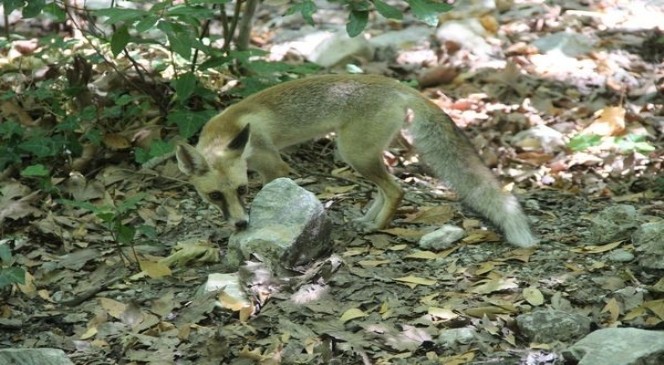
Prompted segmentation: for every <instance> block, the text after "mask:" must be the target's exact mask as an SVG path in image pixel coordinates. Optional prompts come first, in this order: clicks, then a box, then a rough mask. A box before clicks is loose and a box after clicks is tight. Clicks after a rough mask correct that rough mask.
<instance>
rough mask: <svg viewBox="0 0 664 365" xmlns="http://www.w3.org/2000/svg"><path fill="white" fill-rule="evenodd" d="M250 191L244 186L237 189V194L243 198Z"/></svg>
mask: <svg viewBox="0 0 664 365" xmlns="http://www.w3.org/2000/svg"><path fill="white" fill-rule="evenodd" d="M248 191H249V189H248V188H247V185H242V186H239V187H238V188H237V194H238V195H240V196H242V195H246V194H247V192H248Z"/></svg>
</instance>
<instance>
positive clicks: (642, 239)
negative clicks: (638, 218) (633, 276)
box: [632, 221, 664, 269]
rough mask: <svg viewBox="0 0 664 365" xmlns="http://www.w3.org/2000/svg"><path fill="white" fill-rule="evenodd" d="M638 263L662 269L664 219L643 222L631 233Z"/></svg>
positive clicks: (663, 267) (663, 262)
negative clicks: (637, 255)
mask: <svg viewBox="0 0 664 365" xmlns="http://www.w3.org/2000/svg"><path fill="white" fill-rule="evenodd" d="M632 243H634V246H635V247H636V252H637V253H638V254H639V264H640V265H641V266H643V267H646V268H649V269H664V221H659V222H652V223H644V224H642V225H641V226H640V227H639V229H637V230H636V232H634V234H633V235H632Z"/></svg>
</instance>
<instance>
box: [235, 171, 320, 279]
mask: <svg viewBox="0 0 664 365" xmlns="http://www.w3.org/2000/svg"><path fill="white" fill-rule="evenodd" d="M330 229H331V224H330V221H329V219H328V218H327V215H326V214H325V209H324V208H323V205H322V204H321V203H320V201H318V199H316V196H315V195H314V194H312V193H311V192H309V191H307V190H305V189H303V188H301V187H299V186H298V185H297V184H295V183H294V182H293V180H291V179H288V178H280V179H276V180H274V181H272V182H270V183H268V184H267V185H265V186H264V187H263V189H262V190H261V191H260V192H259V193H258V194H257V195H256V198H255V199H254V201H253V202H252V204H251V212H250V214H249V226H248V227H247V229H246V230H244V231H238V232H235V233H234V234H233V235H232V236H231V237H230V239H229V241H228V253H227V255H226V257H225V260H226V263H227V264H228V265H229V267H230V268H231V269H237V268H238V267H239V265H240V263H241V262H242V261H244V260H246V259H249V257H250V256H252V255H255V256H257V257H259V258H260V259H262V260H263V261H265V262H266V263H268V264H269V265H270V266H271V267H272V268H273V269H278V268H281V267H285V268H290V267H293V266H295V265H298V264H303V263H306V262H309V261H311V260H313V259H315V258H317V257H319V256H320V255H321V254H322V253H324V252H325V251H327V250H328V249H329V247H330V245H329V242H330Z"/></svg>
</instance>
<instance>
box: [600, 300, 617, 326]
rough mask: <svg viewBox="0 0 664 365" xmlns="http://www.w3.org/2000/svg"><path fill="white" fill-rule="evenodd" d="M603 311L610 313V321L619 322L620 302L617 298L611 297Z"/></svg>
mask: <svg viewBox="0 0 664 365" xmlns="http://www.w3.org/2000/svg"><path fill="white" fill-rule="evenodd" d="M602 313H609V323H615V322H617V321H618V317H619V316H620V303H618V301H617V300H616V298H611V299H609V301H608V302H607V303H606V305H605V306H604V308H602Z"/></svg>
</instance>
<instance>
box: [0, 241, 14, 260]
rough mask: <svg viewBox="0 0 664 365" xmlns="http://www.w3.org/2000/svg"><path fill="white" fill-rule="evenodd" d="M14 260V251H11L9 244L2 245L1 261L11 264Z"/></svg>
mask: <svg viewBox="0 0 664 365" xmlns="http://www.w3.org/2000/svg"><path fill="white" fill-rule="evenodd" d="M11 260H12V251H11V250H10V249H9V245H8V244H4V243H0V261H2V262H3V263H5V264H9V262H10V261H11Z"/></svg>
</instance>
